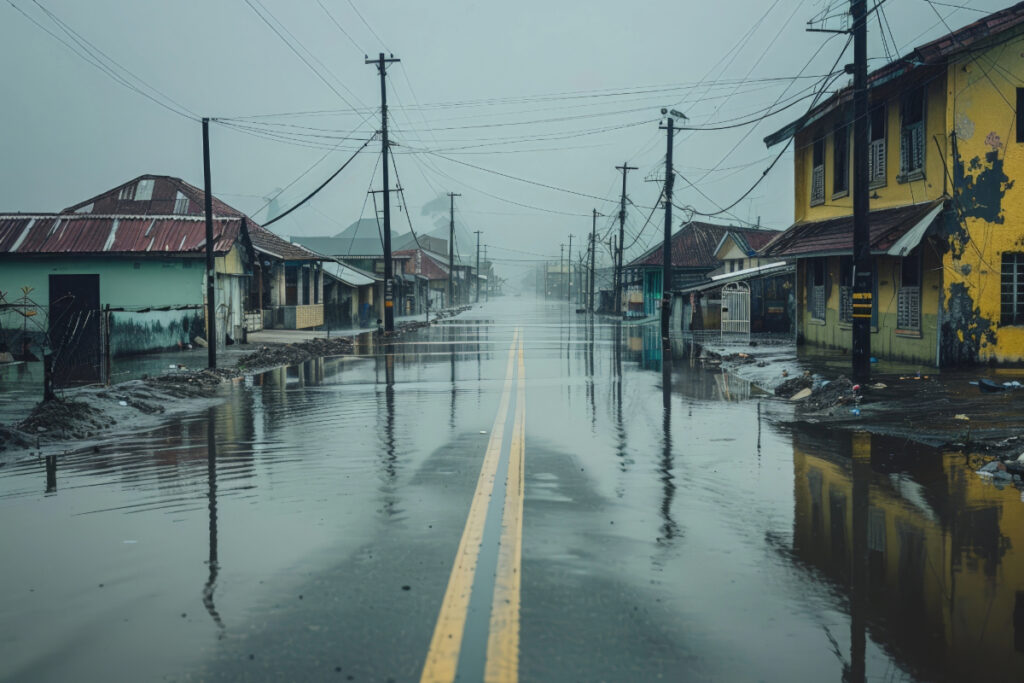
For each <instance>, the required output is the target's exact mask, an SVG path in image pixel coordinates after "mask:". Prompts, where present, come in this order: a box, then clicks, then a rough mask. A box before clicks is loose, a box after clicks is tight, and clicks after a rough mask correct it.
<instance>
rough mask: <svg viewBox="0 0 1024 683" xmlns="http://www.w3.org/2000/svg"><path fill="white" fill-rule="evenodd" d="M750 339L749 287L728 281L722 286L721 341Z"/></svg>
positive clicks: (742, 283)
mask: <svg viewBox="0 0 1024 683" xmlns="http://www.w3.org/2000/svg"><path fill="white" fill-rule="evenodd" d="M727 340H728V341H744V342H749V341H750V287H749V286H748V285H747V284H746V283H745V282H730V283H729V284H727V285H725V286H724V287H722V341H727Z"/></svg>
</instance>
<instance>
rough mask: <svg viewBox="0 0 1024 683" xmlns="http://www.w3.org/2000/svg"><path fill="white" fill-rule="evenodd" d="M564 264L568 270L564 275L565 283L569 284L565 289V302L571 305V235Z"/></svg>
mask: <svg viewBox="0 0 1024 683" xmlns="http://www.w3.org/2000/svg"><path fill="white" fill-rule="evenodd" d="M565 264H566V266H567V267H568V268H569V272H568V273H566V275H565V279H566V282H568V283H569V284H568V285H566V288H565V300H566V301H568V302H569V303H572V235H569V256H568V258H566V259H565Z"/></svg>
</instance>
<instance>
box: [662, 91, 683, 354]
mask: <svg viewBox="0 0 1024 683" xmlns="http://www.w3.org/2000/svg"><path fill="white" fill-rule="evenodd" d="M661 113H662V114H667V117H668V118H667V121H666V125H664V126H662V128H664V129H665V130H667V131H668V136H667V140H668V143H667V147H666V152H665V240H664V242H663V243H662V245H661V344H662V348H663V349H664V350H666V351H667V350H668V347H669V341H668V334H669V318H671V317H672V299H671V298H670V295H669V292H670V290H671V289H672V245H671V239H672V185H673V181H674V180H675V175H674V173H675V171H673V170H672V134H673V132H674V131H675V120H676V117H679V118H682V119H685V118H686V117H685V116H683V115H682V114H680V113H679V112H677V111H676V110H675V109H673V110H672V111H670V112H666V111H665V110H664V109H662V110H661ZM665 357H666V358H667V356H665Z"/></svg>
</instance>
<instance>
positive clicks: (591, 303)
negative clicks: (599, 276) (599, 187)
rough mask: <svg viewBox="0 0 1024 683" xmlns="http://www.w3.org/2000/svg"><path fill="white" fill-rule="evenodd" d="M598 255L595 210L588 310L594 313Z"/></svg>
mask: <svg viewBox="0 0 1024 683" xmlns="http://www.w3.org/2000/svg"><path fill="white" fill-rule="evenodd" d="M596 254H597V209H594V222H593V223H592V224H591V226H590V303H589V306H588V308H589V309H590V312H591V313H593V312H594V262H595V255H596Z"/></svg>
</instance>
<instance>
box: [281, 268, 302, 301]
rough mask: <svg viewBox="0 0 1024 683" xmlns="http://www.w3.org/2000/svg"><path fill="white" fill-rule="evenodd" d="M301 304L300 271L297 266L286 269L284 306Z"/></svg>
mask: <svg viewBox="0 0 1024 683" xmlns="http://www.w3.org/2000/svg"><path fill="white" fill-rule="evenodd" d="M298 304H299V269H298V268H296V267H295V266H285V267H284V305H285V306H297V305H298Z"/></svg>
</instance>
